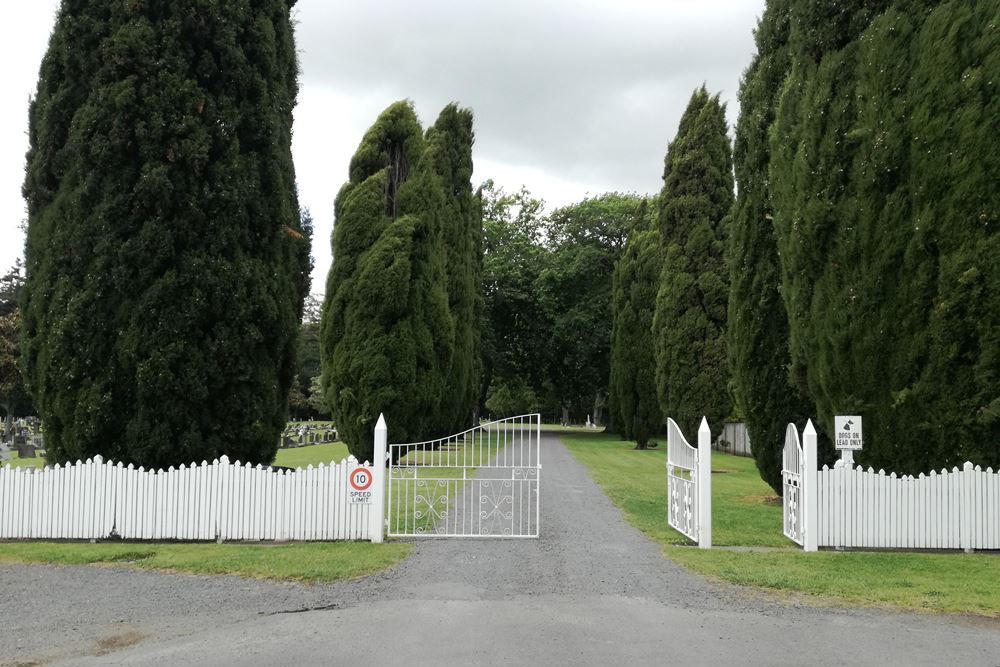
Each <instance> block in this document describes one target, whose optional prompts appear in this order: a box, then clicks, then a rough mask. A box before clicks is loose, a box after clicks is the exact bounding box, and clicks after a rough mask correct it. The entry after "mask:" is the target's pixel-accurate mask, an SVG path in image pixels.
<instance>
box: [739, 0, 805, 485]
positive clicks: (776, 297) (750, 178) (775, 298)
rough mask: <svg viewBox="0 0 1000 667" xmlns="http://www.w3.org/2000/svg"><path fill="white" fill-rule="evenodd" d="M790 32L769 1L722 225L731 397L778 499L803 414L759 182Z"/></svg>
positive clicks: (743, 91)
mask: <svg viewBox="0 0 1000 667" xmlns="http://www.w3.org/2000/svg"><path fill="white" fill-rule="evenodd" d="M789 31H790V20H789V1H788V0H771V2H769V3H768V6H767V9H766V10H765V12H764V15H763V16H762V17H761V20H760V23H759V24H758V26H757V31H756V33H755V38H756V43H757V53H756V54H755V55H754V58H753V60H752V61H751V63H750V66H749V67H748V68H747V70H746V72H745V73H744V75H743V82H742V84H741V86H740V93H739V100H740V118H739V122H738V123H737V125H736V144H735V146H734V151H733V162H734V166H735V172H736V182H737V195H736V201H735V203H734V205H733V209H732V213H731V215H730V219H729V221H728V222H727V228H728V230H729V246H728V250H727V260H728V263H729V280H730V288H729V289H730V291H729V314H728V320H727V331H726V336H727V337H726V343H727V352H728V357H729V368H730V373H731V378H732V389H733V399H734V401H735V402H736V407H737V412H738V413H739V414H740V415H742V416H743V418H744V419H745V420H746V424H747V431H748V433H749V435H750V442H751V443H752V451H753V455H754V459H755V460H756V463H757V468H758V470H759V471H760V475H761V478H763V479H764V481H766V482H767V483H768V484H769V485H770V486H771V488H773V489H774V490H775V491H776V492H777V493H779V494H780V493H781V492H782V479H781V466H782V450H783V446H784V432H785V425H786V424H788V423H789V422H804V421H805V418H806V417H808V416H810V411H809V409H808V407H807V405H808V403H807V402H806V400H805V398H804V396H803V395H802V392H801V391H800V390H799V389H798V388H797V387H795V386H793V385H792V383H791V381H790V379H789V376H788V372H789V367H790V364H791V361H790V358H789V352H788V314H787V313H786V312H785V304H784V301H783V300H782V298H781V270H780V265H779V261H778V249H777V244H776V241H775V238H774V228H773V222H772V221H773V219H774V215H773V208H772V206H771V198H770V192H769V189H768V181H767V178H766V177H765V176H766V174H767V167H768V162H769V160H770V152H769V147H768V136H767V134H768V130H769V129H770V126H771V123H772V122H773V120H774V109H775V107H776V106H777V102H778V97H779V95H780V93H781V90H782V86H783V84H784V82H785V78H786V77H787V75H788V70H789V67H790V64H791V57H790V53H789V48H788V40H789ZM800 426H801V424H800Z"/></svg>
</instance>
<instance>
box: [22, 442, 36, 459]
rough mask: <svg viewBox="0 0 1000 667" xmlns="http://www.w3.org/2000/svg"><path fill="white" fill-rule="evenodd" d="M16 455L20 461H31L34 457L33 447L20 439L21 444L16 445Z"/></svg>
mask: <svg viewBox="0 0 1000 667" xmlns="http://www.w3.org/2000/svg"><path fill="white" fill-rule="evenodd" d="M17 455H18V456H19V457H20V458H22V459H33V458H35V456H36V454H35V446H34V445H32V444H28V443H27V442H25V441H24V440H23V439H22V441H21V443H20V444H18V445H17Z"/></svg>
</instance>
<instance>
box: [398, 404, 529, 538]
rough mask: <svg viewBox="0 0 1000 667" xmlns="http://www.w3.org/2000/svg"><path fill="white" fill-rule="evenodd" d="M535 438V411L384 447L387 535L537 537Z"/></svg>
mask: <svg viewBox="0 0 1000 667" xmlns="http://www.w3.org/2000/svg"><path fill="white" fill-rule="evenodd" d="M515 439H516V440H515ZM540 443H541V418H540V415H538V414H533V415H520V416H517V417H511V418H508V419H500V420H496V421H493V422H489V423H487V424H480V425H478V426H475V427H473V428H471V429H468V430H466V431H464V432H462V433H458V434H455V435H451V436H448V437H446V438H440V439H437V440H429V441H426V442H420V443H407V444H393V445H389V454H388V458H389V462H390V464H392V463H393V460H395V464H394V465H390V467H389V474H388V484H389V489H388V494H387V499H388V505H387V512H388V513H389V515H388V519H387V520H386V522H385V523H386V526H387V528H388V531H389V532H388V534H390V535H393V536H415V535H426V536H430V537H538V535H539V520H540V512H541V510H540V504H541V502H540V476H541V473H540V470H541V463H540V457H539V455H538V450H539V448H540ZM457 447H461V448H462V451H461V452H458V451H457V449H456V450H455V451H451V450H449V449H448V448H457ZM442 448H445V451H443V452H442V451H441V449H442ZM501 449H503V451H501ZM525 452H527V453H525ZM404 453H405V454H404ZM404 459H405V460H404ZM411 496H412V497H411ZM532 504H534V508H533V509H534V511H533V512H532V507H531V506H532ZM401 515H402V516H401ZM525 519H527V520H525ZM532 519H533V520H532Z"/></svg>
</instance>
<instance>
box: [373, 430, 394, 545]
mask: <svg viewBox="0 0 1000 667" xmlns="http://www.w3.org/2000/svg"><path fill="white" fill-rule="evenodd" d="M388 441H389V431H388V428H387V427H386V425H385V415H383V414H380V415H379V416H378V423H377V424H375V451H374V453H373V454H372V476H373V477H374V480H373V484H372V486H373V487H374V491H375V498H374V501H373V502H372V506H371V513H370V514H369V515H368V520H369V523H368V536H369V538H370V539H371V541H372V542H373V543H374V544H381V543H382V541H383V540H384V536H385V459H386V447H387V446H388V445H387V443H388Z"/></svg>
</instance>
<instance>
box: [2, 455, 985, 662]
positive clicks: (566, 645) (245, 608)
mask: <svg viewBox="0 0 1000 667" xmlns="http://www.w3.org/2000/svg"><path fill="white" fill-rule="evenodd" d="M542 463H543V470H542V519H541V533H542V536H541V537H540V538H539V539H537V540H441V541H435V540H421V541H418V542H417V548H416V549H415V550H414V555H413V556H412V557H411V558H409V559H408V560H407V561H406V562H405V563H403V564H402V565H401V566H400V567H398V568H396V569H394V570H392V571H390V572H387V573H383V574H381V575H377V576H374V577H370V578H368V579H366V580H363V581H360V582H351V583H346V584H340V585H334V586H300V585H293V584H268V583H257V582H247V581H244V580H240V579H237V578H233V577H222V578H207V577H193V576H184V575H164V574H155V573H143V572H131V571H125V570H108V569H94V568H52V567H3V568H0V618H2V619H3V621H2V626H0V627H2V629H0V664H3V662H2V661H3V660H5V659H6V660H8V661H21V662H22V663H28V661H30V660H34V659H37V660H39V661H42V662H44V663H51V664H66V665H198V666H199V667H204V666H205V665H240V666H245V665H385V666H388V665H407V666H412V665H425V664H426V665H472V664H475V665H569V664H572V665H602V666H606V665H609V664H610V665H615V664H616V663H617V664H634V665H653V664H656V665H663V664H668V665H669V664H690V665H702V664H738V665H802V664H809V665H842V664H861V665H882V666H885V665H942V664H946V663H947V664H948V665H951V666H957V665H988V666H990V667H1000V624H998V623H995V622H989V621H982V620H975V619H965V618H959V617H945V616H920V615H910V614H895V613H886V612H878V611H871V610H836V609H818V608H813V607H808V606H799V605H795V604H791V603H784V602H779V601H776V600H774V599H772V598H770V597H768V596H763V595H759V594H755V593H751V592H747V591H745V590H742V589H738V588H735V587H730V586H724V585H715V584H709V583H706V582H705V581H703V580H702V579H701V578H699V577H695V576H692V575H689V574H687V573H685V572H684V571H683V570H681V569H680V568H679V567H677V566H676V565H674V564H673V563H671V562H670V561H667V560H665V559H664V558H663V557H662V556H661V555H660V552H659V547H658V546H657V545H655V544H653V543H651V542H650V541H649V540H647V539H646V538H645V537H644V536H643V535H642V534H640V533H639V532H637V531H636V530H634V529H633V528H631V527H630V526H628V525H627V524H625V522H624V521H623V520H622V517H621V514H620V513H619V512H618V510H617V509H616V508H615V507H614V506H613V505H612V504H611V503H610V501H609V500H608V499H607V497H606V496H604V494H603V493H602V492H601V491H600V489H598V488H597V486H596V485H595V484H594V483H593V482H592V481H591V480H590V479H589V478H588V477H587V475H586V472H585V470H584V468H583V467H582V466H581V465H579V464H578V463H576V461H575V460H574V459H573V458H572V457H571V456H570V454H569V453H568V452H567V451H566V449H565V448H564V447H563V446H562V445H561V444H560V443H559V441H558V440H557V439H555V438H554V437H551V436H546V437H545V438H544V441H543V449H542ZM7 575H14V576H7ZM12 580H13V581H14V583H11V581H12ZM19 582H20V583H19ZM12 642H13V643H12ZM14 664H16V663H14ZM28 664H30V663H28Z"/></svg>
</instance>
